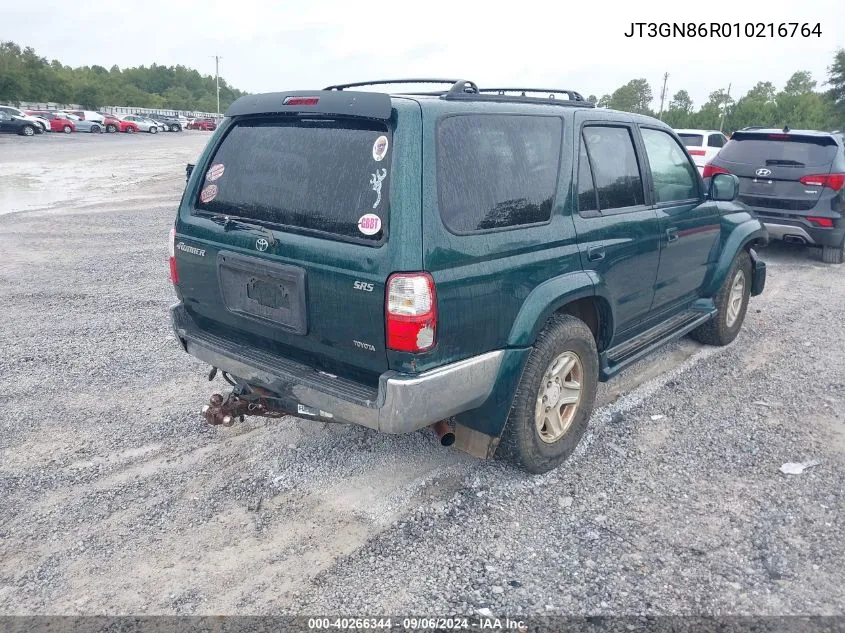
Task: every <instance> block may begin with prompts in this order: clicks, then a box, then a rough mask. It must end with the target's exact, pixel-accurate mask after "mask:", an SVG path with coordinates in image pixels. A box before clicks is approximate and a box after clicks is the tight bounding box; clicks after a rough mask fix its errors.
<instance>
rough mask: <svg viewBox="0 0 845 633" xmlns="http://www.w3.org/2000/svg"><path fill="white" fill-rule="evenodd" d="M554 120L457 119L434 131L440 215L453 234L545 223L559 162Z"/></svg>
mask: <svg viewBox="0 0 845 633" xmlns="http://www.w3.org/2000/svg"><path fill="white" fill-rule="evenodd" d="M562 129H563V124H562V122H561V120H560V118H558V117H550V116H526V115H500V114H490V115H460V116H449V117H446V118H444V119H443V120H442V121H441V122H440V124H439V126H438V131H437V183H438V189H439V195H440V214H441V216H442V218H443V222H444V223H445V224H446V226H447V227H448V228H449V230H450V231H452V232H454V233H473V232H478V231H487V230H495V229H502V228H508V227H514V226H521V225H527V224H536V223H540V222H548V221H549V220H550V219H551V214H552V205H553V202H554V196H555V189H556V187H557V175H558V167H559V162H560V147H561V135H562Z"/></svg>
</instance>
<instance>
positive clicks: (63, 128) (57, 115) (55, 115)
mask: <svg viewBox="0 0 845 633" xmlns="http://www.w3.org/2000/svg"><path fill="white" fill-rule="evenodd" d="M27 114H32V115H34V116H40V117H44V118H45V119H47V120H48V121H50V131H51V132H64V133H65V134H70V133H71V132H76V123H74V122H73V120H72V119H69V118H67V116H65V115H64V114H63V113H61V112H48V111H46V110H30V111H28V112H27Z"/></svg>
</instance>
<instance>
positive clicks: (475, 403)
mask: <svg viewBox="0 0 845 633" xmlns="http://www.w3.org/2000/svg"><path fill="white" fill-rule="evenodd" d="M429 81H435V80H429ZM440 81H442V82H444V83H445V84H446V88H445V89H443V90H438V91H428V92H410V91H406V92H396V93H393V94H387V93H384V92H378V91H372V89H371V90H369V91H367V90H359V88H362V87H364V86H368V85H378V86H381V85H383V84H386V83H391V82H374V83H373V84H346V85H340V86H330V87H328V88H325V89H323V90H316V91H305V92H303V91H296V92H285V93H272V94H260V95H250V96H248V97H243V98H241V99H239V100H238V101H236V102H235V103H234V104H233V105H232V106H231V107H230V108H229V110H228V111H227V112H226V116H225V118H224V120H223V122H222V123H221V125H220V127H219V128H218V129H217V130H216V131H215V132H214V134H213V135H212V137H211V138H210V139H209V142H208V144H207V146H206V148H205V150H204V152H203V154H202V156H201V157H200V159H199V161H198V162H197V163H196V165H194V166H191V165H189V166H188V170H187V171H188V181H187V184H186V187H185V191H184V194H183V196H182V200H181V203H180V206H179V209H178V213H177V216H176V220H175V225H174V227H173V229H172V231H171V241H170V275H171V279H172V282H173V287H174V290H175V293H176V296H177V298H178V302H177V303H176V304H174V305H173V306H172V308H171V321H172V324H173V328H174V331H175V334H176V337H177V339H178V341H179V343H180V345H181V346H182V349H184V350H185V351H186V352H187V353H189V354H191V355H193V356H194V357H196V358H198V359H200V360H202V361H204V362H205V363H208V365H210V372H209V377H210V378H213V377H214V376H215V375H216V374H217V373H218V372H221V373H222V376H223V378H224V379H225V380H227V381H228V382H229V383H230V384H232V385H233V386H234V389H233V390H232V392H231V393H230V394H229V395H228V396H226V397H225V398H224V396H223V395H222V394H214V395H213V396H212V397H211V400H210V401H209V402H208V404H206V405H205V406H204V407H203V409H202V412H203V415H204V417H205V419H206V421H207V422H209V423H212V424H224V425H231V424H233V423H234V422H235V421H236V420H238V419H242V418H243V416H244V415H263V416H275V417H281V416H284V415H293V416H298V417H301V418H310V419H314V420H320V421H322V422H343V423H355V424H359V425H362V426H365V427H369V428H371V429H375V430H378V431H382V432H387V433H405V432H411V431H415V430H417V429H421V428H424V427H431V429H432V431H433V432H434V434H435V436H436V437H438V438H439V439H440V442H441V443H442V444H446V445H448V444H451V443H453V442H454V443H455V444H456V446H457V447H458V448H459V449H461V450H464V451H466V452H468V453H470V454H473V455H477V456H479V457H482V458H486V457H491V456H493V455H499V456H503V457H506V458H508V459H510V460H512V461H513V462H515V463H517V464H519V465H521V466H522V467H524V468H525V469H527V470H528V471H530V472H545V471H548V470H549V469H551V468H554V467H555V466H556V465H558V464H560V463H561V462H562V461H563V460H564V459H565V458H566V456H567V455H569V454H570V453H571V452H572V450H573V449H574V448H575V446H576V444H577V443H578V441H579V439H580V438H581V436H582V435H583V433H584V431H585V429H586V426H587V422H588V420H589V417H590V414H591V411H592V408H593V402H594V398H595V394H596V388H597V381H599V380H608V379H609V378H610V377H611V376H614V375H616V374H617V373H619V372H620V371H622V370H623V369H624V368H625V367H628V366H630V365H631V364H632V363H634V362H636V361H637V360H639V359H640V358H642V357H643V356H644V355H646V354H648V353H649V352H651V351H652V350H654V349H655V348H657V347H659V346H660V345H662V344H664V343H665V342H667V341H670V340H672V339H675V338H677V337H680V336H682V335H684V334H686V333H692V335H693V336H694V337H695V338H697V339H698V340H699V341H702V342H705V343H708V344H714V345H726V344H728V343H730V342H731V341H733V340H734V338H735V337H736V335H737V333H738V332H739V329H740V327H741V325H742V322H743V320H744V318H745V315H746V310H747V307H748V302H749V297H750V296H752V295H757V294H760V293H761V292H762V291H763V287H764V284H765V273H766V268H765V264H764V263H763V262H762V261H760V260H759V259H758V257H757V255H756V253H755V250H754V246H755V245H758V244H765V243H766V241H767V237H766V231H765V229H764V228H763V225H762V224H761V223H760V221H759V220H757V219H756V218H755V217H754V216H753V214H751V213H750V212H749V210H748V208H747V207H746V206H745V205H744V204H742V203H738V202H736V201H735V197H736V195H737V192H738V182H737V178H736V176H732V175H727V174H720V175H716V176H714V177H713V178H712V179H710V182H709V185H708V187H706V188H705V186H704V183H703V181H702V179H701V177H700V175H699V173H698V170H697V169H696V167H695V164H694V162H693V161H692V159H691V158H690V156H689V154H688V153H687V151H686V149H685V147H684V144H683V142H681V140H680V139H679V138H678V136H677V134H675V133H674V132H673V131H672V129H671V128H669V127H668V126H667V125H665V124H664V123H662V122H660V121H658V120H657V119H654V118H650V117H646V116H640V115H635V114H628V113H624V112H615V111H612V110H605V109H596V108H594V107H593V106H592V104H590V103H589V102H587V101H585V100H584V99H583V97H582V96H581V95H580V94H578V93H577V92H574V91H571V90H544V89H540V90H532V89H522V88H519V89H508V88H501V89H498V88H493V89H484V88H479V87H478V86H477V85H476V84H475V83H473V82H469V81H463V80H457V81H456V80H438V83H439V82H440ZM408 82H412V83H419V82H420V80H404V81H401V82H397V83H408ZM537 95H539V96H537Z"/></svg>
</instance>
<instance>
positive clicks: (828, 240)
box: [756, 211, 845, 246]
mask: <svg viewBox="0 0 845 633" xmlns="http://www.w3.org/2000/svg"><path fill="white" fill-rule="evenodd" d="M756 214H757V217H758V218H759V219H760V221H761V222H762V223H763V225H764V226H765V227H766V230H767V231H768V233H769V237H770V239H773V240H782V241H785V242H793V243H798V244H800V243H803V244H810V245H813V246H842V242H843V240H845V220H842V219H840V220H838V221H836V222H838V224H839V225H840V226H835V227H833V228H829V229H825V228H820V227H817V226H814V225H812V224H811V223H810V222H809V221H807V220H802V219H796V218H781V217H775V216H773V215H768V214H765V213H761V212H759V211H756Z"/></svg>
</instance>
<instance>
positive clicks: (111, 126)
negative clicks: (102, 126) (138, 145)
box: [106, 123, 117, 133]
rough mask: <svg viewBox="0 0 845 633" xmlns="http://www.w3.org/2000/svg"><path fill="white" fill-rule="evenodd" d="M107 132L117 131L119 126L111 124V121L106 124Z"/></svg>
mask: <svg viewBox="0 0 845 633" xmlns="http://www.w3.org/2000/svg"><path fill="white" fill-rule="evenodd" d="M106 132H107V133H112V132H117V126H116V125H113V124H111V123H109V124H108V125H107V126H106Z"/></svg>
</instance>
